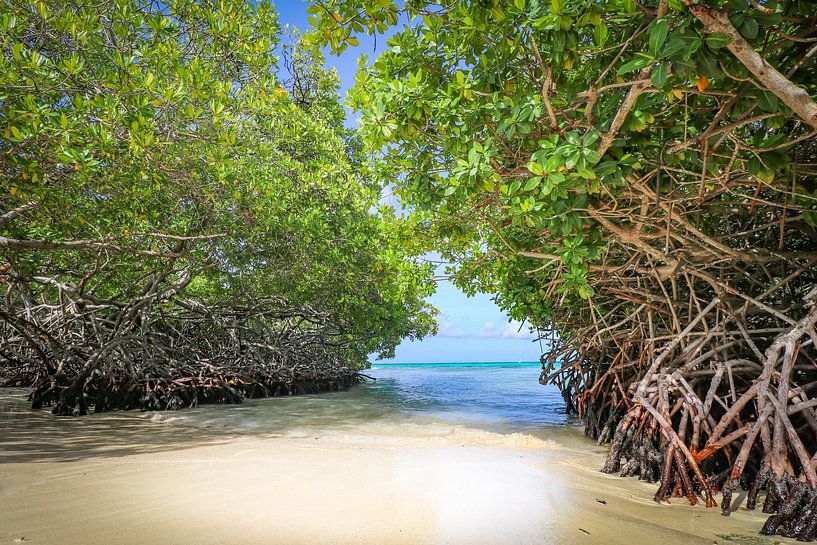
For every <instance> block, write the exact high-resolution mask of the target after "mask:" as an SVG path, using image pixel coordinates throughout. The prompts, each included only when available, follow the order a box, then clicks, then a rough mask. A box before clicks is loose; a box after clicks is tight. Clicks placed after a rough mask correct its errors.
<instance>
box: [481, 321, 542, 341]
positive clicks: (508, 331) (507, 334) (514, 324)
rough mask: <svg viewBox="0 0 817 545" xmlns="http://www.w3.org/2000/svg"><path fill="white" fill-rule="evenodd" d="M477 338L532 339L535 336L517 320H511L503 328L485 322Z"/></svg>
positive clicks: (491, 322)
mask: <svg viewBox="0 0 817 545" xmlns="http://www.w3.org/2000/svg"><path fill="white" fill-rule="evenodd" d="M477 335H478V336H479V337H491V338H500V339H534V338H535V336H534V335H533V333H531V332H530V329H529V328H528V327H527V326H524V325H523V324H522V322H520V321H518V320H511V321H510V322H509V323H508V324H506V325H505V326H502V327H500V326H498V325H496V324H495V323H494V322H493V321H490V320H489V321H487V322H485V323H484V324H482V327H481V328H479V333H478V334H477Z"/></svg>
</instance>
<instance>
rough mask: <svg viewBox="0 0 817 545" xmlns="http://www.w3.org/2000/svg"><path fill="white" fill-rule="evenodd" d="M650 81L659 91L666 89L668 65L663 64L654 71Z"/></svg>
mask: <svg viewBox="0 0 817 545" xmlns="http://www.w3.org/2000/svg"><path fill="white" fill-rule="evenodd" d="M650 81H651V82H652V84H653V85H655V86H656V87H658V88H659V89H662V88H663V87H664V84H665V83H666V82H667V63H665V62H662V63H660V64H659V65H658V66H656V67H655V68H654V69H653V71H652V74H650Z"/></svg>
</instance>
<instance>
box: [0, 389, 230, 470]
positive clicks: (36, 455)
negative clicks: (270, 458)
mask: <svg viewBox="0 0 817 545" xmlns="http://www.w3.org/2000/svg"><path fill="white" fill-rule="evenodd" d="M26 394H27V391H26V390H21V389H14V390H10V389H2V390H0V464H7V463H32V462H33V463H41V462H73V461H77V460H83V459H88V458H94V457H119V456H127V455H131V454H145V453H152V452H163V451H168V450H178V449H183V448H192V447H196V446H201V445H213V444H219V443H225V442H228V441H229V440H230V439H231V438H232V437H234V436H235V435H237V434H232V433H230V432H229V431H225V430H223V429H222V430H219V431H218V432H215V431H210V430H207V429H199V428H186V427H183V426H172V425H170V426H169V425H167V424H162V423H158V422H154V421H151V420H149V419H148V418H146V417H145V416H144V413H140V412H137V411H132V412H128V411H121V412H112V413H105V414H99V415H90V416H84V417H81V418H71V417H57V416H54V415H52V414H51V413H50V412H49V411H48V410H38V411H34V410H31V406H30V404H29V402H28V401H27V400H26Z"/></svg>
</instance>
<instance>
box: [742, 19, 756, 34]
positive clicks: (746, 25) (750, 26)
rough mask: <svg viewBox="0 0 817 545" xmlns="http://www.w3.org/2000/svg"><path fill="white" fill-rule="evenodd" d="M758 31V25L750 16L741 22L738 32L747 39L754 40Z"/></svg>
mask: <svg viewBox="0 0 817 545" xmlns="http://www.w3.org/2000/svg"><path fill="white" fill-rule="evenodd" d="M757 32H758V25H757V21H755V20H754V19H753V18H751V17H746V18H745V19H744V21H743V24H742V25H741V26H740V33H741V34H743V37H744V38H746V39H747V40H754V39H755V38H757Z"/></svg>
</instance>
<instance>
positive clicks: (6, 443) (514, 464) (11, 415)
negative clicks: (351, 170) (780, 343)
mask: <svg viewBox="0 0 817 545" xmlns="http://www.w3.org/2000/svg"><path fill="white" fill-rule="evenodd" d="M8 400H9V396H6V400H5V401H6V403H5V404H3V405H2V408H3V411H2V412H0V544H3V545H4V544H12V543H31V544H49V545H73V544H77V545H79V544H82V545H86V544H87V545H92V544H106V545H108V544H123V545H125V544H140V545H151V544H162V545H168V544H191V545H193V544H196V545H199V544H200V545H205V544H222V545H229V544H236V545H238V544H241V545H248V544H324V543H325V544H329V543H332V544H347V543H349V544H351V543H372V544H374V543H377V544H386V543H388V544H392V543H394V544H398V543H406V544H415V543H416V544H420V543H423V544H424V543H429V544H431V543H433V544H438V543H450V544H490V543H496V544H503V545H514V544H618V543H621V544H627V545H641V544H645V545H646V544H650V545H673V544H679V545H680V544H684V545H697V544H701V545H703V544H712V543H769V544H771V543H773V542H775V541H779V542H789V540H783V539H779V538H777V539H775V540H765V539H763V538H759V537H758V536H757V534H756V532H757V530H758V529H759V528H760V526H761V525H762V522H763V520H764V517H763V515H762V514H760V513H749V512H746V511H743V510H739V511H737V512H735V513H734V514H733V515H732V516H731V517H729V518H724V517H722V516H721V515H720V512H719V510H717V509H709V510H707V509H705V508H704V507H701V506H697V507H690V506H688V505H686V502H685V501H684V500H682V499H679V500H677V501H676V502H675V503H674V504H673V505H657V504H655V503H653V502H652V501H651V498H652V495H653V494H654V492H655V486H654V485H650V484H646V483H641V482H638V481H636V480H633V479H621V478H618V477H615V476H609V475H603V474H601V473H599V472H598V468H599V467H601V465H602V462H603V458H604V449H602V448H597V447H596V446H595V445H594V444H593V443H592V442H591V441H588V440H586V439H584V438H583V437H582V436H581V434H580V433H579V432H578V431H577V430H575V429H569V428H565V429H564V430H562V431H558V432H554V435H553V437H552V438H551V439H549V440H542V439H537V438H533V437H530V436H525V435H520V434H514V435H510V436H509V435H501V434H497V433H490V432H483V431H479V430H468V429H447V428H444V427H436V428H435V427H428V426H419V425H416V424H405V425H401V424H399V423H396V424H394V425H390V426H388V427H386V426H383V425H381V424H376V423H375V424H372V425H369V426H361V427H360V428H359V429H358V430H357V431H354V432H349V431H348V430H344V431H343V433H332V432H331V431H329V432H326V433H314V434H309V435H300V436H289V435H274V434H249V433H241V434H234V433H230V432H229V430H218V431H217V432H216V431H214V430H212V429H200V428H195V427H190V426H184V425H179V424H175V423H173V422H172V418H170V419H168V418H158V419H151V418H149V417H147V416H146V415H142V414H139V413H118V414H110V415H101V416H98V417H95V416H92V417H86V418H78V419H56V418H54V417H52V416H51V415H50V414H48V413H47V412H37V413H32V412H30V411H28V410H27V407H26V406H25V404H24V403H22V402H21V400H12V401H13V402H11V403H10V402H8ZM157 420H164V421H157ZM167 420H171V421H170V422H168V421H167ZM598 500H602V501H604V502H606V503H601V501H598ZM719 534H720V535H721V536H719ZM723 534H738V535H742V536H746V540H743V539H737V538H735V537H730V538H724V537H722V535H723ZM792 543H793V542H792Z"/></svg>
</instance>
